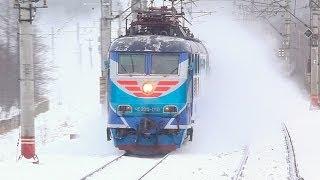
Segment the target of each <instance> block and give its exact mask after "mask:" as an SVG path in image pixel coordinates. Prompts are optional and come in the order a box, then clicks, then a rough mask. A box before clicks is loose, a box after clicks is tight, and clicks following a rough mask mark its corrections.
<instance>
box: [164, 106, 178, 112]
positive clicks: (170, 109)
mask: <svg viewBox="0 0 320 180" xmlns="http://www.w3.org/2000/svg"><path fill="white" fill-rule="evenodd" d="M163 112H165V113H177V112H178V108H177V106H172V105H169V106H165V107H164V108H163Z"/></svg>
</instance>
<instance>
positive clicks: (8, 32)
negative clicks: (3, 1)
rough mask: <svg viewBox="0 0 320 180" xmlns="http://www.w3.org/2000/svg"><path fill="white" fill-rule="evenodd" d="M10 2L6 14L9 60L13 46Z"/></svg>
mask: <svg viewBox="0 0 320 180" xmlns="http://www.w3.org/2000/svg"><path fill="white" fill-rule="evenodd" d="M10 2H11V1H10V0H8V8H7V12H6V16H7V17H6V18H7V19H6V26H7V27H6V38H7V58H9V54H10V44H11V36H10Z"/></svg>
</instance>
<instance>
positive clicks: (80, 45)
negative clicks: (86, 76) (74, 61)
mask: <svg viewBox="0 0 320 180" xmlns="http://www.w3.org/2000/svg"><path fill="white" fill-rule="evenodd" d="M77 43H78V52H79V65H80V66H81V65H82V44H81V39H80V24H79V22H78V23H77Z"/></svg>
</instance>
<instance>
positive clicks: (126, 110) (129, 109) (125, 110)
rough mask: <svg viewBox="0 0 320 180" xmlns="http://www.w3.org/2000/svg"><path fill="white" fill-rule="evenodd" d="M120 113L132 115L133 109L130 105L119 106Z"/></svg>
mask: <svg viewBox="0 0 320 180" xmlns="http://www.w3.org/2000/svg"><path fill="white" fill-rule="evenodd" d="M118 112H121V113H130V112H132V107H131V106H130V105H119V106H118Z"/></svg>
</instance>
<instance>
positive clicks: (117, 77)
mask: <svg viewBox="0 0 320 180" xmlns="http://www.w3.org/2000/svg"><path fill="white" fill-rule="evenodd" d="M178 16H179V14H178V13H177V12H176V11H175V9H174V8H173V7H172V8H167V7H161V8H154V7H152V8H150V9H149V11H147V12H141V13H139V14H138V17H137V21H135V22H132V23H131V27H130V28H129V29H128V30H127V34H126V36H123V37H120V38H118V39H116V40H115V41H114V42H113V43H112V45H111V47H110V50H109V61H108V64H107V68H108V88H107V100H108V113H109V117H108V118H109V119H108V126H107V135H108V140H111V138H112V139H113V141H114V144H115V146H116V147H117V148H119V149H120V150H125V151H127V152H130V153H134V154H142V155H148V154H161V153H168V152H170V151H173V150H175V149H177V148H179V147H180V146H181V145H182V143H183V142H184V141H185V140H187V139H189V140H190V141H191V140H192V138H193V128H192V124H193V122H194V120H195V105H196V104H195V98H196V97H197V95H198V93H199V88H200V85H199V84H200V74H201V69H204V68H206V67H208V64H209V63H208V53H207V51H206V48H205V46H204V45H203V44H202V43H201V41H199V40H197V39H195V38H194V37H193V35H192V34H191V32H190V31H189V29H188V28H186V27H182V26H181V25H180V23H179V22H178V20H177V18H178ZM173 17H174V18H173Z"/></svg>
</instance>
